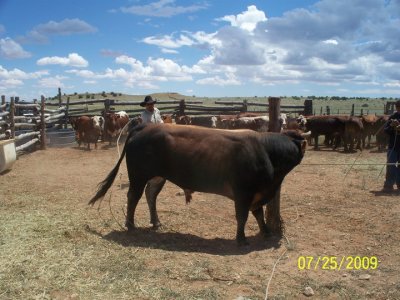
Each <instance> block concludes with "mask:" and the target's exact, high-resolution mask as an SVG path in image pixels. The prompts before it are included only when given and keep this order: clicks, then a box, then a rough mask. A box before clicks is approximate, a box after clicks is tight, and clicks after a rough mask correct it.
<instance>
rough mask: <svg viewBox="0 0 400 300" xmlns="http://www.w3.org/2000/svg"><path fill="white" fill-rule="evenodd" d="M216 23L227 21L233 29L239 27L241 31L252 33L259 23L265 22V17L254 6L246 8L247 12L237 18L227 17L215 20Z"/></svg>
mask: <svg viewBox="0 0 400 300" xmlns="http://www.w3.org/2000/svg"><path fill="white" fill-rule="evenodd" d="M217 20H218V21H227V22H229V23H231V26H233V27H239V28H241V29H243V30H247V31H249V32H253V30H254V29H255V28H256V27H257V24H258V23H259V22H265V21H267V17H266V16H265V13H264V12H263V11H262V10H258V9H257V7H256V6H255V5H250V6H248V7H247V11H245V12H243V13H241V14H238V15H237V16H234V15H229V16H224V17H222V18H219V19H217Z"/></svg>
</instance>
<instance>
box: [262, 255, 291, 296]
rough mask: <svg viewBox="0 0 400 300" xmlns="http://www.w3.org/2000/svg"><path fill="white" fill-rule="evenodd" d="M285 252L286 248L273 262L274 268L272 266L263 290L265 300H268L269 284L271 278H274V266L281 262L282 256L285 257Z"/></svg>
mask: <svg viewBox="0 0 400 300" xmlns="http://www.w3.org/2000/svg"><path fill="white" fill-rule="evenodd" d="M286 251H287V248H286V249H285V250H284V251H283V252H282V254H281V255H280V256H279V257H278V259H277V260H276V261H275V263H274V266H273V268H272V272H271V276H270V277H269V280H268V284H267V288H266V289H265V300H268V290H269V285H270V283H271V280H272V277H273V276H274V272H275V268H276V265H277V264H278V262H279V261H280V260H281V258H282V256H284V255H285V253H286Z"/></svg>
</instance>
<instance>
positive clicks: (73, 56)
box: [36, 53, 89, 68]
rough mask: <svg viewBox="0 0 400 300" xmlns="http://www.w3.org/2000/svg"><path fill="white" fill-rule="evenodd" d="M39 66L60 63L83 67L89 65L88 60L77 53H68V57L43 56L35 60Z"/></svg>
mask: <svg viewBox="0 0 400 300" xmlns="http://www.w3.org/2000/svg"><path fill="white" fill-rule="evenodd" d="M36 63H37V64H38V65H39V66H45V65H61V66H70V67H78V68H84V67H87V66H88V65H89V63H88V61H87V60H85V59H84V58H83V57H82V56H80V55H79V54H77V53H70V54H68V57H60V56H51V57H43V58H41V59H39V60H38V61H37V62H36Z"/></svg>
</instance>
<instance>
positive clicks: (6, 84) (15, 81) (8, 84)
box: [0, 78, 24, 88]
mask: <svg viewBox="0 0 400 300" xmlns="http://www.w3.org/2000/svg"><path fill="white" fill-rule="evenodd" d="M23 84H24V82H23V81H22V80H18V79H14V78H9V79H5V80H0V86H4V87H7V88H14V87H17V86H22V85H23Z"/></svg>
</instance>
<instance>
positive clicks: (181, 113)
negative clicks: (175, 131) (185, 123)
mask: <svg viewBox="0 0 400 300" xmlns="http://www.w3.org/2000/svg"><path fill="white" fill-rule="evenodd" d="M185 108H186V104H185V99H182V100H181V101H180V102H179V109H178V117H180V116H184V115H185Z"/></svg>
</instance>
